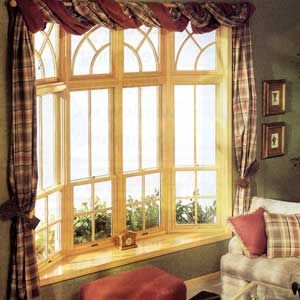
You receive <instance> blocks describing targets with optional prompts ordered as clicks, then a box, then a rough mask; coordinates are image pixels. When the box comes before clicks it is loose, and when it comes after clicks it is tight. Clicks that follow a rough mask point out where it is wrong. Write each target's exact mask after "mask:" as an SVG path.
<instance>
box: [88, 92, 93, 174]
mask: <svg viewBox="0 0 300 300" xmlns="http://www.w3.org/2000/svg"><path fill="white" fill-rule="evenodd" d="M91 94H92V93H91V91H88V144H89V145H88V162H89V169H88V172H89V178H91V177H92V169H93V168H92V164H93V161H92V160H93V159H92V104H91Z"/></svg>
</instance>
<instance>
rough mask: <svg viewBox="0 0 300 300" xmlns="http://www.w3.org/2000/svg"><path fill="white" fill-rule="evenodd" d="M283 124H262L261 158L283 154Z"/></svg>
mask: <svg viewBox="0 0 300 300" xmlns="http://www.w3.org/2000/svg"><path fill="white" fill-rule="evenodd" d="M284 144H285V124H284V123H283V122H276V123H267V124H266V123H265V124H262V159H267V158H272V157H276V156H282V155H284Z"/></svg>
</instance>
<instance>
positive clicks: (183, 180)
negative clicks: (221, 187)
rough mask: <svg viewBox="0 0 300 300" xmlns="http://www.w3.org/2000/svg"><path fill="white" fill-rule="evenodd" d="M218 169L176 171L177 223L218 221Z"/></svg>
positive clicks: (211, 222)
mask: <svg viewBox="0 0 300 300" xmlns="http://www.w3.org/2000/svg"><path fill="white" fill-rule="evenodd" d="M216 175H217V173H216V171H213V170H212V171H211V170H209V171H196V170H195V171H177V172H176V223H177V224H214V223H216Z"/></svg>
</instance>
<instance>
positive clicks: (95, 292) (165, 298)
mask: <svg viewBox="0 0 300 300" xmlns="http://www.w3.org/2000/svg"><path fill="white" fill-rule="evenodd" d="M80 299H81V300H186V286H185V284H184V282H183V281H182V280H181V279H179V278H177V277H175V276H173V275H171V274H169V273H167V272H165V271H163V270H161V269H159V268H156V267H152V266H147V267H143V268H140V269H135V270H132V271H128V272H124V273H120V274H117V275H112V276H107V277H104V278H101V279H98V280H95V281H92V282H90V283H88V284H85V285H84V286H82V287H81V289H80Z"/></svg>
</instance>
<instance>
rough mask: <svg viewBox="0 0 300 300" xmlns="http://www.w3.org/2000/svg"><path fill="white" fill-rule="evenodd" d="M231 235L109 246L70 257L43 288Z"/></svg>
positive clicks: (174, 236) (49, 273)
mask: <svg viewBox="0 0 300 300" xmlns="http://www.w3.org/2000/svg"><path fill="white" fill-rule="evenodd" d="M231 236H232V234H231V233H229V232H225V231H222V232H218V233H215V234H211V233H210V234H203V233H201V234H200V233H195V232H194V233H169V234H163V235H159V236H155V237H152V238H148V239H143V240H139V241H138V242H137V244H138V247H137V248H133V249H128V250H124V251H120V250H119V249H118V248H117V247H108V248H104V249H101V250H95V251H93V252H87V253H83V254H78V255H73V256H68V257H66V258H63V259H62V260H60V261H59V262H58V263H56V264H55V265H54V266H53V267H50V268H49V269H47V270H45V271H42V272H41V273H40V281H41V282H40V284H41V286H45V285H49V284H53V283H56V282H60V281H63V280H67V279H72V278H75V277H79V276H83V275H87V274H90V273H95V272H99V271H103V270H107V269H110V268H113V267H118V266H122V265H126V264H129V263H133V262H137V261H141V260H145V259H149V258H153V257H157V256H161V255H165V254H169V253H173V252H177V251H181V250H185V249H189V248H193V247H197V246H200V245H205V244H210V243H214V242H218V241H222V240H225V239H229V238H231Z"/></svg>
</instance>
